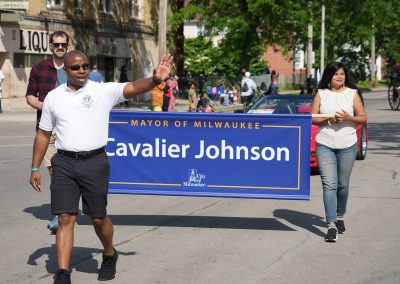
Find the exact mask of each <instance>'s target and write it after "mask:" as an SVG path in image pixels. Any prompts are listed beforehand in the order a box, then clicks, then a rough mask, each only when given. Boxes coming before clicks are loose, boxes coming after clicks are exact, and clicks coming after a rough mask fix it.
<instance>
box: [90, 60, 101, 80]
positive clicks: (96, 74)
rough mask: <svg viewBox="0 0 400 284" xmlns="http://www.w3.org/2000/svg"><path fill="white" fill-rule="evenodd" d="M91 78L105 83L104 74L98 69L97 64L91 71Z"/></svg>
mask: <svg viewBox="0 0 400 284" xmlns="http://www.w3.org/2000/svg"><path fill="white" fill-rule="evenodd" d="M89 80H92V81H95V82H97V83H103V82H104V79H103V75H101V73H100V72H99V70H97V64H94V65H93V67H92V71H90V73H89Z"/></svg>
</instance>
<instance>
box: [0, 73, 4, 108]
mask: <svg viewBox="0 0 400 284" xmlns="http://www.w3.org/2000/svg"><path fill="white" fill-rule="evenodd" d="M3 83H4V74H3V72H2V71H1V70H0V113H2V112H3V109H2V108H1V97H2V95H3Z"/></svg>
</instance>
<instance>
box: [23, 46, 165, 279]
mask: <svg viewBox="0 0 400 284" xmlns="http://www.w3.org/2000/svg"><path fill="white" fill-rule="evenodd" d="M172 60H173V58H172V56H170V55H166V56H164V57H163V58H162V59H161V61H160V63H159V65H158V66H157V68H156V69H154V72H153V77H151V78H146V79H140V80H136V81H134V82H129V83H97V82H93V81H90V80H88V76H89V72H90V68H89V63H88V58H87V56H86V55H85V54H84V53H82V52H80V51H76V50H73V51H70V52H69V53H68V54H67V55H66V56H65V58H64V70H65V73H66V74H67V76H68V81H67V83H64V84H63V85H61V86H59V87H58V88H56V89H54V90H53V91H51V92H49V93H48V95H47V97H46V100H45V101H44V104H43V113H42V117H41V120H40V124H39V129H38V131H37V134H36V137H35V142H34V145H33V157H32V170H31V177H30V184H31V185H32V187H33V188H34V189H35V190H36V191H37V192H40V191H41V187H40V172H39V167H40V164H41V162H42V159H43V157H44V154H45V152H46V149H47V146H48V143H49V139H50V135H51V132H52V130H53V129H54V128H55V127H57V138H56V142H55V145H56V148H57V149H58V151H57V154H56V155H55V156H54V157H53V158H52V166H53V175H52V177H51V185H50V189H51V210H52V213H53V214H54V215H58V220H59V229H58V231H57V235H56V247H57V260H58V269H59V270H58V272H57V275H56V278H55V282H54V283H71V280H70V272H69V261H70V255H71V251H72V247H73V235H74V225H75V221H76V218H77V213H78V205H79V200H80V197H81V196H82V212H83V213H84V214H86V215H88V216H90V218H91V220H92V223H93V226H94V229H95V231H96V234H97V236H98V237H99V239H100V241H101V243H102V245H103V247H104V252H103V262H102V264H101V268H100V270H99V275H98V280H110V279H113V278H114V277H115V272H116V263H117V259H118V253H117V251H116V250H115V248H114V245H113V225H112V223H111V220H110V219H109V218H108V217H107V211H106V206H107V193H108V182H109V174H110V167H109V163H108V160H107V155H106V153H105V146H106V144H107V138H108V122H109V112H110V111H111V109H112V108H113V106H115V105H117V104H119V103H121V102H123V101H125V100H127V99H130V98H133V97H135V96H137V95H140V94H143V93H145V92H147V91H150V90H151V89H152V88H154V87H155V86H156V85H158V84H159V83H160V82H162V81H164V80H165V79H167V78H168V75H169V73H170V72H171V68H173V63H172Z"/></svg>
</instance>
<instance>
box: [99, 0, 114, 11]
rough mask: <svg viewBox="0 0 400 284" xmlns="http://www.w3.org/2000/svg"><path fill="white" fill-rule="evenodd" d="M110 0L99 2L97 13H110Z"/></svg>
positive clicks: (111, 2)
mask: <svg viewBox="0 0 400 284" xmlns="http://www.w3.org/2000/svg"><path fill="white" fill-rule="evenodd" d="M112 5H113V1H112V0H100V6H99V11H100V12H103V13H112V8H113V6H112Z"/></svg>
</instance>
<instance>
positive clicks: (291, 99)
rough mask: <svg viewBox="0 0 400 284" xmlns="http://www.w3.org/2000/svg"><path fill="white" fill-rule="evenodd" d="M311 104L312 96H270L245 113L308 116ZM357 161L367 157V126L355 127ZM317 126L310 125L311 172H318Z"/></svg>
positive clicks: (263, 98)
mask: <svg viewBox="0 0 400 284" xmlns="http://www.w3.org/2000/svg"><path fill="white" fill-rule="evenodd" d="M312 102H313V96H312V95H270V96H264V97H261V98H259V99H258V100H257V101H256V102H255V103H254V104H253V106H252V107H251V108H250V109H249V111H248V112H247V113H270V114H276V113H284V114H294V115H295V114H309V113H311V106H312ZM356 131H357V160H364V159H365V157H366V155H367V145H368V128H367V125H357V127H356ZM317 132H318V126H316V125H312V128H311V144H310V148H311V149H310V150H311V155H310V166H311V172H314V173H317V172H318V162H317V157H316V142H315V136H316V135H317Z"/></svg>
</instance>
